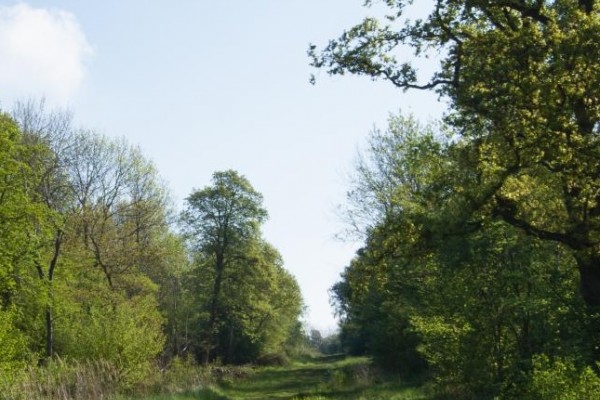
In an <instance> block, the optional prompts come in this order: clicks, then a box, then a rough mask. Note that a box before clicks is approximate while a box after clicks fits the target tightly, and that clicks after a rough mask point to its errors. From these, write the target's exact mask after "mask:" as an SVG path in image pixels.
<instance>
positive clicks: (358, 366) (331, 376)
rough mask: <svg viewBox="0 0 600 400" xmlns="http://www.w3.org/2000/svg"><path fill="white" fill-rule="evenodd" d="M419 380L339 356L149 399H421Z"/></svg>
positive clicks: (424, 394)
mask: <svg viewBox="0 0 600 400" xmlns="http://www.w3.org/2000/svg"><path fill="white" fill-rule="evenodd" d="M427 392H428V391H427V390H426V389H424V388H423V387H422V386H421V385H420V384H419V383H415V382H413V383H411V382H405V381H402V380H400V379H399V378H397V377H390V376H385V375H383V374H382V373H380V372H377V371H376V370H375V369H373V367H372V366H371V365H370V363H369V360H368V359H366V358H360V357H345V356H343V355H337V356H326V357H318V358H310V359H308V358H307V359H304V360H302V361H298V362H295V363H294V364H292V365H289V366H285V367H262V368H257V369H256V371H255V373H253V374H250V375H248V376H246V377H243V378H236V379H227V378H224V379H223V380H222V381H221V382H220V383H219V384H218V385H216V386H215V387H212V388H205V389H203V390H201V391H196V392H193V393H187V394H179V395H172V396H170V397H169V396H162V397H161V396H157V397H146V399H149V400H284V399H285V400H301V399H302V400H330V399H338V400H341V399H348V400H378V399H381V400H384V399H385V400H427V399H431V397H430V396H429V395H428V394H427Z"/></svg>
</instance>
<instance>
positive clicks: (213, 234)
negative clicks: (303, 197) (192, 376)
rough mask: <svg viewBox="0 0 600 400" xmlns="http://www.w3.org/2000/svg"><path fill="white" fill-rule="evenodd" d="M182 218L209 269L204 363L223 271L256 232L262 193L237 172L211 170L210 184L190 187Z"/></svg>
mask: <svg viewBox="0 0 600 400" xmlns="http://www.w3.org/2000/svg"><path fill="white" fill-rule="evenodd" d="M186 201H187V206H186V209H185V211H184V212H183V215H182V218H183V222H184V225H185V227H186V232H187V235H188V237H189V238H190V242H191V245H192V248H193V249H194V250H195V251H198V252H200V253H201V254H202V258H203V262H207V263H209V265H210V266H211V269H212V271H210V273H211V279H210V285H211V288H210V295H209V299H208V319H207V322H206V328H205V337H204V340H203V343H202V362H204V363H207V362H208V361H209V360H210V358H211V352H212V351H213V349H214V348H215V347H216V346H217V336H218V334H219V324H220V323H221V321H222V319H223V317H224V316H223V315H222V313H221V310H220V307H221V305H222V302H223V299H222V294H221V292H222V285H223V281H224V279H225V274H226V273H227V270H228V268H230V267H231V266H232V265H233V264H234V263H235V262H236V261H237V260H239V259H240V258H242V257H243V253H240V251H241V250H242V249H243V248H244V247H245V246H244V244H245V242H247V241H249V240H252V239H254V238H256V237H257V236H258V235H259V227H260V224H261V223H262V222H263V221H264V220H265V219H266V217H267V212H266V210H265V209H264V208H263V207H262V196H261V195H260V194H259V193H258V192H257V191H255V190H254V188H253V187H252V185H251V184H250V182H249V181H248V180H247V179H246V178H245V177H244V176H241V175H239V174H238V173H237V172H235V171H232V170H229V171H223V172H215V173H214V174H213V185H212V186H208V187H205V188H204V189H201V190H196V191H194V192H193V193H192V194H191V195H190V196H189V197H188V198H187V199H186Z"/></svg>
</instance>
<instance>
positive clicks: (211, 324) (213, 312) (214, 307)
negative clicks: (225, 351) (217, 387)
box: [202, 253, 225, 364]
mask: <svg viewBox="0 0 600 400" xmlns="http://www.w3.org/2000/svg"><path fill="white" fill-rule="evenodd" d="M224 268H225V256H224V254H221V253H218V254H217V256H216V262H215V281H214V283H213V292H212V297H211V299H210V316H209V318H208V329H207V332H206V342H205V348H204V353H203V354H202V364H208V362H209V361H210V352H211V350H212V348H213V347H214V346H215V341H216V340H215V336H216V334H217V332H216V326H217V313H218V309H219V295H220V293H221V283H222V281H223V269H224Z"/></svg>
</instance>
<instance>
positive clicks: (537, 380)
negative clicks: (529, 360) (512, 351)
mask: <svg viewBox="0 0 600 400" xmlns="http://www.w3.org/2000/svg"><path fill="white" fill-rule="evenodd" d="M533 368H534V369H533V376H532V380H531V385H530V390H529V399H531V400H536V399H544V400H596V399H598V396H600V376H598V374H597V373H596V372H594V371H593V370H592V368H590V367H589V366H588V367H584V368H577V367H576V365H575V363H574V362H573V361H572V360H568V359H555V360H553V361H551V360H550V359H549V358H548V357H547V356H546V355H544V354H542V355H538V356H536V357H535V358H534V361H533Z"/></svg>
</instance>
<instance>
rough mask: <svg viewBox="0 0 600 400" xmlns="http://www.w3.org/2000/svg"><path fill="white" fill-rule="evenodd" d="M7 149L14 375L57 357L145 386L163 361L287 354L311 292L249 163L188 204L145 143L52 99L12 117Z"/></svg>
mask: <svg viewBox="0 0 600 400" xmlns="http://www.w3.org/2000/svg"><path fill="white" fill-rule="evenodd" d="M0 153H1V154H0V243H1V246H0V376H2V378H3V382H4V381H6V379H9V378H10V376H12V375H15V374H18V372H19V371H20V370H22V369H23V368H24V367H26V366H32V365H38V364H39V365H45V364H47V363H48V362H49V361H51V360H53V359H54V358H56V357H58V358H61V359H62V360H67V361H68V360H73V361H77V362H82V361H86V360H90V361H91V360H103V361H107V362H111V363H112V364H113V365H114V366H115V368H116V369H117V370H118V371H119V372H120V374H121V377H120V379H123V380H126V381H129V382H135V381H136V380H138V379H141V378H142V377H143V376H144V374H145V373H146V372H147V370H148V368H149V366H150V365H151V364H152V363H153V362H155V361H156V360H161V361H162V362H163V363H166V362H168V361H169V360H171V359H172V358H173V357H181V358H187V359H194V360H196V361H197V362H204V363H208V362H213V361H216V360H219V361H220V362H225V363H242V362H256V361H257V360H259V359H260V358H261V357H267V356H273V355H277V356H279V357H282V358H284V357H285V356H286V352H287V351H289V350H290V349H291V348H292V347H293V343H292V342H293V339H291V338H294V337H296V338H298V337H300V338H301V336H302V332H301V326H300V325H299V322H298V318H299V315H300V313H301V308H302V299H301V293H300V289H299V287H298V285H297V283H296V281H295V280H294V278H293V277H292V276H291V275H290V274H289V273H288V272H287V271H286V270H285V269H284V268H283V261H282V259H281V256H280V254H279V253H278V252H277V250H276V249H275V248H273V247H272V246H271V245H269V244H268V243H267V242H266V241H265V240H264V239H263V238H262V236H261V231H260V225H261V223H262V222H263V221H264V220H265V219H266V217H267V212H266V210H264V209H263V207H262V197H261V195H260V194H259V193H258V192H256V191H255V190H254V189H253V188H252V186H251V185H250V183H249V182H248V180H247V179H246V178H245V177H243V176H241V175H239V174H238V173H237V172H235V171H226V172H217V173H215V174H214V180H213V186H209V187H206V188H204V189H201V190H197V191H194V192H193V193H192V194H191V195H190V197H189V198H188V199H187V207H186V210H185V211H184V212H182V213H181V214H178V213H177V212H176V211H175V210H174V208H173V206H172V204H171V202H170V200H169V195H168V190H167V189H166V187H165V185H164V183H163V181H162V180H161V179H160V177H159V175H158V172H157V170H156V168H155V167H154V165H153V164H152V162H151V161H149V160H148V159H147V158H145V157H144V156H143V154H142V153H141V152H140V150H139V149H138V148H137V147H134V146H131V145H129V144H128V143H126V142H125V141H124V140H120V139H111V138H108V137H106V136H103V135H99V134H97V133H95V132H93V131H89V130H82V129H76V128H74V127H73V124H72V119H71V117H70V115H68V114H67V113H57V112H46V111H45V110H44V107H43V102H40V103H36V102H28V103H20V104H18V105H17V106H16V107H15V109H14V110H13V112H12V113H11V114H10V115H9V114H7V113H2V114H0ZM299 340H300V339H299Z"/></svg>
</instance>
